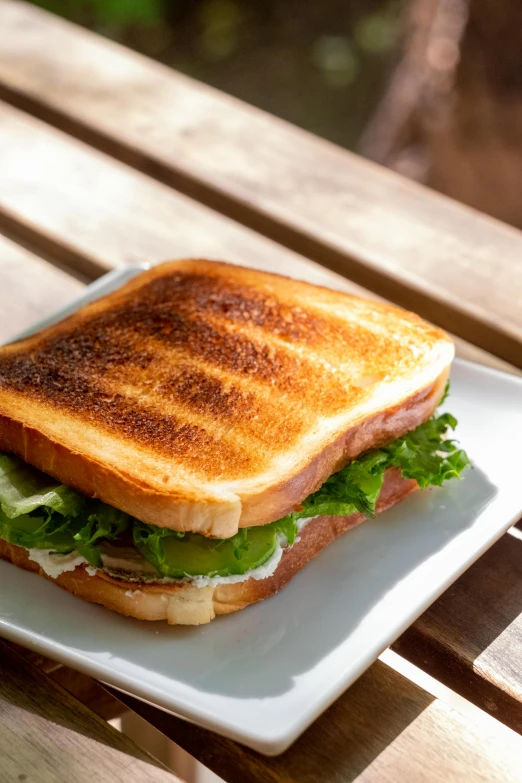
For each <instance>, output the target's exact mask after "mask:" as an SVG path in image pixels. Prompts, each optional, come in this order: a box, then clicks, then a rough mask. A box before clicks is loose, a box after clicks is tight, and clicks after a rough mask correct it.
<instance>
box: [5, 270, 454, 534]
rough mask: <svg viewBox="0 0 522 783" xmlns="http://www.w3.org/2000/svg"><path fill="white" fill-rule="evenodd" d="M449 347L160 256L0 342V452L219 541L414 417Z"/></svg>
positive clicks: (429, 402)
mask: <svg viewBox="0 0 522 783" xmlns="http://www.w3.org/2000/svg"><path fill="white" fill-rule="evenodd" d="M453 354H454V349H453V343H452V341H451V340H450V338H449V337H448V336H447V335H446V334H445V333H444V332H443V331H441V330H440V329H437V328H435V327H433V326H431V325H430V324H428V323H426V322H425V321H423V320H422V319H420V318H419V317H418V316H415V315H413V314H411V313H408V312H405V311H404V310H401V309H399V308H397V307H393V306H390V305H385V304H381V303H376V302H372V301H369V300H365V299H360V298H357V297H353V296H349V295H347V294H344V293H339V292H337V291H331V290H329V289H326V288H321V287H318V286H314V285H310V284H308V283H304V282H298V281H295V280H290V279H287V278H284V277H280V276H278V275H273V274H268V273H262V272H259V271H255V270H251V269H245V268H241V267H237V266H232V265H228V264H222V263H215V262H209V261H201V260H185V261H176V262H170V263H167V264H162V265H159V266H156V267H154V268H153V269H151V270H149V271H146V272H144V273H143V274H141V275H139V276H138V277H137V278H135V279H134V280H132V281H131V282H130V283H128V284H127V285H125V286H124V287H123V288H121V289H120V290H118V291H117V292H115V293H113V294H110V295H109V296H107V297H104V298H103V299H101V300H99V301H97V302H94V303H93V304H90V305H88V306H86V307H84V308H83V309H81V310H80V311H79V312H77V313H76V314H74V315H72V316H70V317H69V318H67V319H65V320H64V321H62V322H61V323H59V324H57V325H55V326H51V327H49V328H48V329H45V330H43V331H42V332H40V333H38V334H37V335H35V336H33V337H30V338H28V339H25V340H23V341H20V342H18V343H14V344H12V345H8V346H5V347H4V348H2V349H0V450H7V451H12V452H14V453H16V454H18V455H19V456H21V457H22V458H23V459H25V460H26V461H27V462H29V463H30V464H32V465H34V466H36V467H38V468H40V469H41V470H42V471H44V472H45V473H49V474H50V475H51V476H54V477H55V478H56V479H58V480H60V481H62V482H63V483H65V484H68V485H70V486H73V487H75V488H76V489H78V490H79V491H81V492H83V493H84V494H86V495H89V496H97V497H100V498H101V499H102V500H104V501H105V502H107V503H110V504H112V505H114V506H116V507H117V508H120V509H122V510H124V511H128V512H129V513H131V514H133V515H134V516H136V517H138V518H139V519H141V520H143V521H145V522H149V523H153V524H156V525H160V526H166V527H171V528H173V529H178V530H192V531H195V532H200V533H203V534H205V535H211V536H217V537H220V538H225V537H228V536H231V535H233V534H234V533H235V532H237V529H238V525H239V526H249V525H255V524H264V523H267V522H271V521H273V520H275V519H279V518H280V517H282V516H284V515H285V514H286V513H288V512H289V511H290V510H291V509H292V508H293V507H294V506H295V504H297V503H299V502H300V501H301V500H303V499H304V498H305V497H307V496H308V495H309V494H310V493H311V492H313V491H315V490H316V489H317V488H318V487H319V486H320V485H321V484H322V483H323V481H324V480H325V479H326V478H327V477H328V476H330V475H331V474H332V473H333V472H334V471H336V470H338V469H340V468H341V467H343V466H344V465H345V464H346V463H347V462H348V461H350V460H351V459H353V458H355V457H357V456H358V455H359V454H360V453H362V452H363V451H365V450H367V449H369V448H371V447H373V446H377V445H381V444H383V443H385V442H389V441H391V440H393V439H395V438H397V437H399V436H400V435H402V434H404V432H406V431H407V430H409V429H413V428H414V427H415V426H417V425H418V424H420V423H421V422H422V421H424V420H425V419H427V418H428V417H429V416H430V415H431V414H432V412H433V410H434V408H435V407H436V405H437V403H438V401H439V399H440V397H441V395H442V392H443V388H444V384H445V381H446V377H447V374H448V370H449V365H450V362H451V360H452V358H453Z"/></svg>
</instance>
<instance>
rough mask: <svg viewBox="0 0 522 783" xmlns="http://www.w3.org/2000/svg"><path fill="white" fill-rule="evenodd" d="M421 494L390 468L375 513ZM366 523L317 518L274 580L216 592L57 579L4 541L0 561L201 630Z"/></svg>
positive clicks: (101, 576) (103, 577) (132, 613)
mask: <svg viewBox="0 0 522 783" xmlns="http://www.w3.org/2000/svg"><path fill="white" fill-rule="evenodd" d="M417 488H418V485H417V482H416V481H414V480H412V479H403V478H401V476H400V471H399V470H398V469H397V468H390V469H389V470H387V471H386V474H385V477H384V482H383V487H382V490H381V494H380V497H379V500H378V502H377V513H381V512H382V511H385V510H386V509H388V508H390V507H391V506H393V505H395V504H396V503H398V502H399V501H400V500H403V499H404V498H405V497H406V496H407V495H409V494H411V493H412V492H414V491H415V490H416V489H417ZM364 521H365V517H364V516H363V515H362V514H360V513H356V514H351V515H350V516H347V517H331V516H323V517H317V519H314V520H313V521H311V522H310V523H309V524H308V525H307V526H306V527H305V528H304V529H303V530H302V531H301V534H300V536H299V540H297V541H296V542H295V544H294V545H293V546H292V547H289V548H287V549H285V550H284V551H283V556H282V558H281V561H280V563H279V565H278V567H277V569H276V571H275V572H274V574H273V575H272V576H270V577H268V578H267V579H260V580H255V579H247V580H245V581H244V582H238V583H236V584H220V585H217V586H216V587H195V586H194V585H191V584H180V585H176V584H167V585H163V584H150V583H147V584H140V583H137V582H124V581H122V580H119V579H114V578H113V577H111V576H109V575H108V574H106V573H104V572H103V571H98V572H97V573H96V574H95V575H94V576H91V575H89V574H88V573H87V571H86V568H85V566H77V567H76V568H75V570H74V571H70V572H66V573H63V574H61V575H60V576H59V577H57V578H56V579H53V578H52V577H49V576H48V575H47V574H46V573H45V572H44V571H43V570H42V569H41V567H40V566H39V565H38V563H36V562H34V561H33V560H30V559H29V556H28V552H27V550H25V549H23V548H22V547H19V546H16V545H14V544H10V543H8V542H6V541H3V540H0V558H2V559H4V560H7V561H10V562H12V563H14V564H15V565H17V566H19V567H21V568H24V569H26V570H28V571H33V572H35V573H39V574H40V575H41V576H44V577H45V578H46V579H49V580H50V581H52V582H55V583H56V584H57V585H59V586H60V587H62V588H63V589H65V590H67V591H68V592H69V593H72V594H73V595H75V596H77V597H78V598H83V599H84V600H85V601H90V602H92V603H97V604H101V605H103V606H104V607H106V608H107V609H112V610H113V611H116V612H119V613H120V614H123V615H126V616H128V617H134V618H136V619H139V620H163V621H165V620H166V621H167V622H168V623H169V624H171V625H201V624H204V623H208V622H210V621H211V620H212V619H214V617H215V616H216V615H221V614H229V613H231V612H236V611H238V610H239V609H244V608H245V607H246V606H248V605H249V604H253V603H256V602H257V601H262V600H264V599H265V598H269V597H270V596H272V595H274V594H275V593H277V592H278V591H279V590H281V588H283V587H284V586H285V585H286V584H288V582H289V581H290V580H291V579H292V577H293V576H295V574H296V573H297V572H298V571H300V570H301V569H302V568H304V567H305V566H306V564H307V563H308V562H310V560H312V559H313V558H314V557H316V556H317V555H318V554H319V553H320V552H321V551H322V550H323V549H324V548H325V547H326V546H328V544H330V543H331V542H332V541H333V540H334V539H335V538H337V537H338V536H340V535H342V534H343V533H345V532H346V531H348V530H350V529H351V528H354V527H356V526H357V525H359V524H360V523H361V522H364Z"/></svg>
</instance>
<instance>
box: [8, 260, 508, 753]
mask: <svg viewBox="0 0 522 783" xmlns="http://www.w3.org/2000/svg"><path fill="white" fill-rule="evenodd" d="M138 271H139V269H136V268H135V269H126V270H123V271H121V272H118V273H111V276H110V277H108V279H105V280H103V281H98V283H97V284H96V286H97V288H96V290H94V291H93V289H92V288H89V289H87V291H86V295H84V296H83V297H81V298H80V299H78V300H77V301H76V302H75V303H74V307H75V308H76V307H79V306H80V305H82V304H84V303H85V301H86V297H88V298H95V297H97V296H101V295H103V294H105V293H106V292H107V291H108V290H112V289H114V288H116V287H118V286H119V285H121V284H122V283H123V282H125V281H126V280H127V279H129V277H131V276H132V275H134V274H136V273H137V272H138ZM67 311H68V312H70V311H71V307H69V308H67ZM62 315H63V312H62V313H59V314H58V316H59V317H61V316H62ZM54 320H57V318H56V317H53V318H52V319H47V321H46V322H45V323H40V324H38V325H37V327H35V328H41V327H42V326H45V325H46V324H47V323H50V322H51V321H54ZM449 409H450V410H451V412H452V413H453V414H454V415H455V416H456V417H457V418H458V420H459V426H458V430H457V433H458V437H459V439H460V441H461V443H462V444H463V446H464V447H465V448H466V450H467V451H468V453H469V455H470V457H471V458H472V460H473V463H474V469H473V470H468V471H467V472H466V473H465V478H464V479H463V480H462V481H455V482H450V483H449V484H448V485H447V486H446V487H444V488H442V489H433V490H426V491H424V492H418V493H416V494H415V495H414V496H412V497H410V498H408V499H407V500H405V501H404V502H402V503H401V504H399V506H397V507H396V508H394V509H392V510H391V511H388V512H386V513H384V514H382V515H381V516H380V517H379V518H378V519H376V520H374V521H368V522H366V523H365V524H363V525H361V526H360V527H359V528H356V529H355V530H353V531H351V532H349V533H347V534H346V535H345V536H343V537H341V538H340V539H338V540H337V541H336V542H335V543H334V544H332V545H331V546H330V547H328V548H327V549H326V550H325V551H324V552H323V553H322V554H321V555H319V557H317V558H316V559H315V560H314V561H312V562H311V563H310V564H309V565H308V566H307V567H306V568H305V569H304V570H303V571H302V572H300V573H299V574H298V575H297V576H296V577H295V579H294V580H293V581H292V583H291V584H290V585H288V586H287V587H286V588H285V589H284V590H283V591H281V593H279V594H278V595H277V596H274V597H273V598H271V599H269V600H267V601H264V602H262V603H260V604H257V605H255V606H251V607H249V608H248V609H246V610H244V611H242V612H239V613H237V614H233V615H228V616H225V617H220V618H217V619H216V620H214V621H213V622H212V623H211V624H210V625H208V626H202V627H199V628H178V627H168V626H167V625H166V624H158V623H146V622H138V621H136V620H129V619H126V618H124V617H121V616H120V615H118V614H114V613H112V612H109V611H107V610H105V609H103V608H101V607H98V606H94V605H91V604H88V603H85V602H83V601H81V600H78V599H76V598H74V597H73V596H71V595H69V594H68V593H66V592H64V591H63V590H60V589H59V588H57V587H56V586H55V585H53V584H52V583H50V582H47V581H45V580H43V579H41V578H40V577H39V576H37V575H35V574H30V573H27V572H24V571H22V570H20V569H18V568H16V567H15V566H13V565H11V564H9V563H5V562H2V561H0V585H1V588H0V634H1V635H3V636H5V637H6V638H8V639H11V640H13V641H15V642H19V643H20V644H22V645H25V646H26V647H29V648H31V649H33V650H35V651H37V652H40V653H42V654H43V655H47V656H49V657H51V658H54V659H56V660H58V661H62V662H63V663H65V664H68V665H70V666H73V667H75V668H77V669H80V670H81V671H84V672H86V673H87V674H90V675H92V676H93V677H96V678H97V679H99V680H102V681H104V682H107V683H110V684H111V685H113V686H115V687H116V688H119V689H121V690H123V691H126V692H128V693H132V694H134V695H135V696H137V697H138V698H141V699H143V700H145V701H148V702H150V703H152V704H155V705H157V706H159V707H161V708H163V709H166V710H168V711H171V712H175V713H176V714H178V715H181V716H183V717H185V718H187V719H189V720H192V721H194V722H196V723H199V724H200V725H202V726H205V727H207V728H210V729H213V730H215V731H217V732H219V733H221V734H224V735H225V736H227V737H231V738H233V739H236V740H238V741H240V742H243V743H244V744H245V745H249V746H250V747H252V748H255V749H256V750H259V751H261V752H262V753H265V754H268V755H275V754H278V753H281V752H282V751H284V750H285V749H286V748H287V747H288V746H289V745H290V744H291V743H292V742H293V741H294V740H295V739H296V738H297V737H298V736H299V735H300V734H301V733H302V732H303V731H304V729H305V728H306V727H307V726H308V725H309V724H310V723H311V722H312V721H313V720H314V719H315V718H316V717H317V716H318V715H319V714H320V713H321V712H322V711H323V710H325V709H326V707H328V705H329V704H331V702H332V701H334V699H336V697H338V696H339V695H340V694H341V693H342V692H343V691H344V690H345V689H346V688H347V687H348V686H349V685H350V684H351V683H353V682H354V680H356V679H357V677H359V676H360V675H361V674H362V672H363V671H364V670H365V669H366V668H367V667H368V666H369V665H370V664H371V663H372V662H373V661H374V660H375V659H376V658H377V656H378V655H379V654H380V653H381V652H382V650H384V649H385V648H386V647H387V646H388V645H389V644H390V643H391V642H393V641H394V640H395V639H396V638H397V637H398V636H399V635H400V634H401V633H402V632H403V631H404V630H405V629H406V628H407V627H408V626H409V625H410V624H411V623H412V622H413V621H414V620H415V619H416V618H417V617H418V616H419V615H420V614H421V613H422V612H423V611H424V610H425V609H426V608H427V607H428V606H429V605H430V604H431V603H432V602H433V601H434V600H435V599H436V598H437V597H438V596H439V595H440V594H441V593H442V592H443V591H444V590H445V589H446V588H447V587H448V586H449V585H450V584H451V583H452V582H453V581H454V580H455V579H456V578H457V577H458V576H459V575H460V574H461V573H462V572H463V571H464V570H465V569H466V568H467V567H468V566H469V565H470V564H471V563H472V562H473V561H474V560H476V559H477V558H478V557H479V555H481V554H482V553H483V552H484V551H485V550H486V549H487V548H488V547H489V546H491V544H492V543H493V542H494V541H495V540H496V539H497V538H499V537H500V536H501V535H502V533H504V532H505V531H506V530H507V529H508V528H509V527H510V525H511V524H512V523H513V522H515V521H516V520H517V518H518V517H519V516H520V515H521V514H522V484H521V480H520V460H519V450H520V441H521V439H522V381H521V380H520V379H518V378H515V377H512V376H509V375H504V374H502V373H499V372H496V371H493V370H488V369H485V368H482V367H479V366H477V365H473V364H469V363H466V362H459V361H457V362H455V366H454V369H453V372H452V387H451V396H450V401H449Z"/></svg>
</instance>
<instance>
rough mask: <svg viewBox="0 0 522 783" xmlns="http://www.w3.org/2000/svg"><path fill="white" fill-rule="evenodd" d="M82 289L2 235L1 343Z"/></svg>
mask: <svg viewBox="0 0 522 783" xmlns="http://www.w3.org/2000/svg"><path fill="white" fill-rule="evenodd" d="M0 200H1V195H0ZM82 288H83V284H82V283H81V282H80V281H79V280H75V278H74V277H71V275H68V274H67V273H66V272H63V271H62V270H61V269H58V268H57V267H55V266H53V265H52V264H50V263H48V262H47V261H44V260H42V259H41V258H38V256H36V255H34V253H31V252H29V251H28V250H25V248H23V247H20V245H18V244H16V243H15V242H13V241H11V240H9V239H7V238H6V237H4V236H2V235H1V234H0V295H1V301H2V306H1V316H0V343H2V342H6V341H7V340H9V338H10V337H13V336H14V335H15V334H16V333H17V332H20V331H21V330H22V329H25V328H26V327H27V326H29V325H30V324H31V323H34V322H35V321H38V320H39V319H40V318H44V317H45V316H46V315H50V313H52V312H54V311H55V310H56V309H57V308H58V307H59V306H60V305H65V304H66V303H67V301H68V300H70V299H73V298H74V297H75V296H78V294H79V293H80V291H81V290H82Z"/></svg>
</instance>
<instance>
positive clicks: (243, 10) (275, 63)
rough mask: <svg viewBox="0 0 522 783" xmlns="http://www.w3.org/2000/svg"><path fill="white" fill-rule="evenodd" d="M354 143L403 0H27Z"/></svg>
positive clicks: (379, 80)
mask: <svg viewBox="0 0 522 783" xmlns="http://www.w3.org/2000/svg"><path fill="white" fill-rule="evenodd" d="M34 2H35V4H36V5H39V6H41V7H42V8H45V9H47V10H49V11H52V12H53V13H56V14H59V15H61V16H64V17H66V18H68V19H70V20H72V21H73V22H76V23H78V24H81V25H84V26H85V27H88V28H90V29H91V30H95V31H96V32H98V33H100V34H102V35H105V36H107V37H109V38H112V39H114V40H116V41H119V42H120V43H123V44H124V45H126V46H129V47H132V48H133V49H136V50H138V51H140V52H142V53H144V54H146V55H148V56H150V57H154V58H156V59H157V60H160V61H161V62H163V63H165V64H166V65H169V66H171V67H172V68H175V69H177V70H179V71H182V72H184V73H186V74H188V75H190V76H193V77H194V78H196V79H200V80H201V81H204V82H207V83H208V84H211V85H213V86H215V87H217V88H219V89H221V90H224V91H225V92H228V93H231V94H232V95H235V96H237V97H239V98H242V99H243V100H246V101H248V102H249V103H252V104H254V105H256V106H259V107H261V108H263V109H265V110H267V111H269V112H271V113H272V114H276V115H278V116H280V117H283V118H284V119H287V120H289V121H290V122H294V123H296V124H297V125H300V126H302V127H304V128H306V129H308V130H310V131H312V132H313V133H317V134H319V135H321V136H324V137H325V138H328V139H331V140H332V141H335V142H337V143H339V144H342V145H343V146H346V147H349V148H355V147H356V145H357V141H358V139H359V138H360V135H361V133H362V130H363V128H364V126H365V124H366V122H367V120H368V118H369V116H370V115H371V113H372V111H373V110H374V108H375V106H376V104H377V102H378V100H379V98H380V96H381V94H382V92H383V90H384V87H385V85H386V82H387V79H388V77H389V74H390V71H391V70H392V68H393V66H394V64H395V62H396V59H397V55H398V47H399V31H400V18H401V11H402V7H403V0H34Z"/></svg>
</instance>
